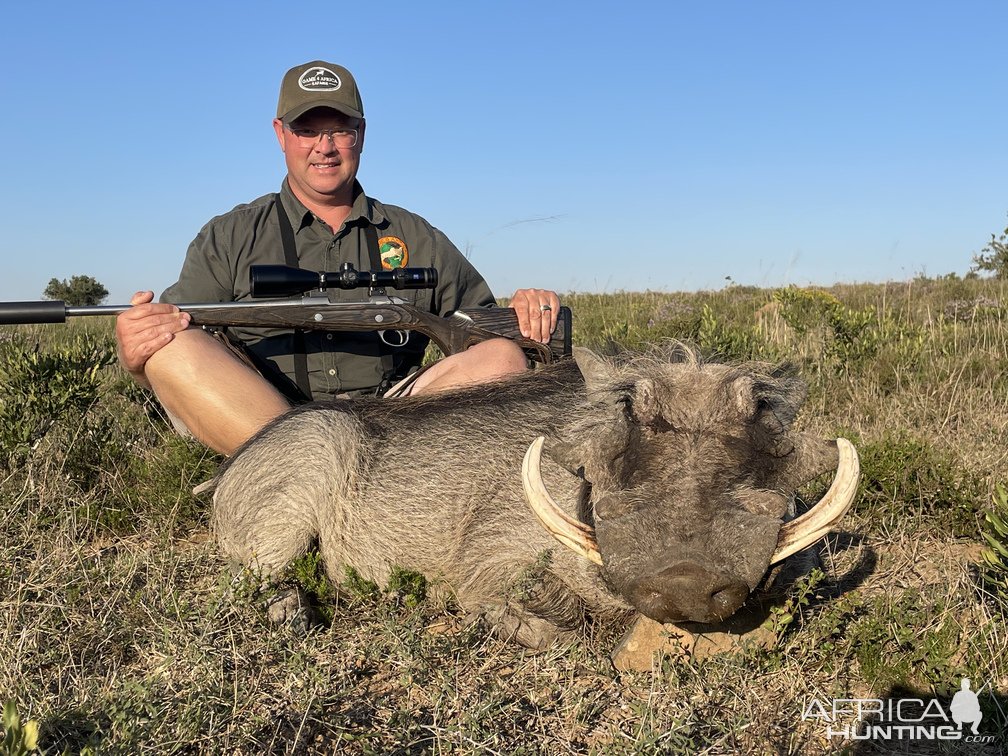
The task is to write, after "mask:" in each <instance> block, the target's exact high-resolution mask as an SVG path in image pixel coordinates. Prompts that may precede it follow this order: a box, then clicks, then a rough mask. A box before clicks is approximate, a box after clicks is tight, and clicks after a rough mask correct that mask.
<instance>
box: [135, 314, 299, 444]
mask: <svg viewBox="0 0 1008 756" xmlns="http://www.w3.org/2000/svg"><path fill="white" fill-rule="evenodd" d="M145 373H146V375H147V379H148V380H149V381H150V384H151V387H152V388H153V389H154V393H155V394H156V395H157V398H158V400H159V401H160V402H161V404H162V405H163V406H164V408H165V410H167V411H168V413H169V414H170V415H172V416H173V418H175V419H177V420H179V421H181V422H182V424H184V425H185V427H186V428H188V429H189V432H190V433H192V434H193V436H194V437H195V438H196V439H197V440H199V441H200V442H201V443H203V444H206V445H207V446H209V447H210V448H211V449H213V450H215V451H217V452H220V453H221V454H231V453H233V452H234V450H235V449H237V448H238V447H239V446H241V444H242V443H244V442H245V441H246V440H247V439H248V438H250V437H251V436H252V435H253V434H254V433H255V432H256V431H258V430H259V429H260V428H262V426H263V425H265V424H266V423H267V422H269V421H270V420H272V419H273V418H275V417H277V416H278V415H280V414H282V413H283V412H286V411H287V410H288V409H290V404H289V403H288V401H287V399H285V398H284V396H283V395H282V394H281V393H280V392H279V391H277V390H276V389H275V388H273V386H272V385H271V384H270V383H269V382H268V381H267V380H266V379H265V378H263V377H262V376H261V375H259V374H258V373H257V372H256V371H254V370H252V369H251V368H250V367H248V366H247V365H245V364H243V363H242V362H241V361H240V360H238V359H237V358H236V357H235V356H234V355H233V354H231V352H229V351H228V349H227V348H226V347H225V346H224V345H223V344H221V343H220V342H218V341H216V340H215V339H214V338H213V337H212V336H210V335H208V334H207V333H206V332H204V331H203V330H202V329H199V328H190V329H189V330H186V331H182V332H181V333H177V334H176V335H175V338H174V339H173V340H172V341H171V342H169V343H168V344H167V345H166V346H164V347H162V348H161V349H159V350H158V351H157V352H155V353H154V354H153V355H152V356H151V358H150V359H149V360H148V361H147V365H146V367H145Z"/></svg>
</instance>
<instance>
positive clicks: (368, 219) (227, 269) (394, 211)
mask: <svg viewBox="0 0 1008 756" xmlns="http://www.w3.org/2000/svg"><path fill="white" fill-rule="evenodd" d="M273 129H274V131H275V132H276V137H277V140H278V141H279V143H280V149H281V150H282V151H283V153H284V160H285V162H286V164H287V177H286V179H285V180H284V183H283V186H282V187H281V190H280V192H279V193H278V194H269V195H266V196H264V197H260V198H259V199H257V200H253V201H252V202H250V203H249V204H246V205H239V206H238V207H236V208H234V209H233V210H232V211H231V212H229V213H226V214H225V215H222V216H219V217H217V218H214V219H212V220H211V221H210V222H209V223H207V225H206V226H204V227H203V229H202V230H201V231H200V233H199V235H198V236H197V237H196V239H195V240H194V241H193V242H192V244H191V245H190V247H189V250H188V252H187V254H186V259H185V262H184V264H183V266H182V271H181V273H180V275H179V280H178V282H177V283H175V284H174V285H172V286H171V287H169V288H168V289H167V290H166V291H165V292H164V293H163V294H162V296H161V300H162V301H161V302H159V303H155V302H153V298H154V294H153V292H150V291H141V292H137V293H136V294H135V295H134V296H133V298H132V300H131V304H132V305H134V306H133V307H132V308H130V309H129V310H128V311H127V312H124V313H123V314H122V315H120V316H119V318H118V320H117V322H116V339H117V341H118V345H119V360H120V362H121V364H122V365H123V367H125V368H126V370H128V371H129V372H130V374H131V375H132V376H133V378H134V379H135V380H136V381H137V382H138V383H140V384H141V385H143V386H147V387H149V388H151V389H153V390H154V392H155V394H156V395H157V397H158V399H159V400H160V401H161V403H162V404H163V405H164V407H165V409H166V410H167V411H168V413H169V415H170V416H171V417H172V419H173V421H174V422H175V423H176V426H178V425H179V424H181V425H182V426H184V428H185V429H186V430H188V431H189V432H190V433H192V434H193V435H194V436H195V437H196V438H198V439H199V440H200V441H202V442H203V443H205V444H206V445H208V446H210V447H211V448H213V449H215V450H216V451H219V452H221V453H223V454H230V453H231V452H233V451H234V450H235V449H236V448H237V447H238V446H240V445H241V444H242V443H243V442H244V441H245V440H246V439H247V438H249V437H250V436H251V435H252V434H254V433H255V432H256V431H257V430H259V429H260V428H261V427H262V426H263V425H264V424H265V423H267V422H268V421H269V420H271V419H273V418H274V417H276V416H277V415H279V414H281V413H282V412H284V411H286V410H287V409H289V408H290V406H291V404H292V402H298V401H305V400H307V399H309V398H324V397H326V396H334V395H341V394H351V395H352V394H363V393H371V394H375V393H379V394H385V393H386V391H387V389H388V387H389V386H390V385H391V384H392V383H394V382H398V383H399V386H397V388H396V393H395V395H397V396H403V395H407V394H422V393H426V392H433V391H439V390H442V389H445V388H450V387H453V386H460V385H466V384H473V383H479V382H484V381H490V380H493V379H496V378H501V377H504V376H507V375H510V374H513V373H517V372H520V371H522V370H524V369H525V368H526V360H525V355H524V353H523V352H522V350H521V349H520V348H518V346H517V345H516V344H515V343H514V342H513V341H510V340H508V339H494V340H491V341H486V342H483V343H480V344H477V345H475V346H473V347H472V348H470V349H468V350H467V351H465V352H464V353H461V354H457V355H452V356H450V357H447V358H445V359H443V360H441V361H440V362H438V363H437V364H435V365H434V366H432V367H430V368H429V369H427V370H425V371H418V370H417V368H418V367H419V365H420V361H421V359H422V357H423V349H424V346H425V345H426V339H425V338H423V337H421V336H420V335H419V334H415V333H414V334H411V335H410V338H409V340H408V341H407V343H406V345H405V346H403V347H400V348H393V347H390V346H388V345H386V344H384V343H383V342H382V341H381V340H380V339H379V336H378V334H377V333H372V332H368V333H363V334H348V333H324V332H307V333H304V334H298V333H295V332H287V331H278V330H276V329H273V330H269V329H232V331H231V332H229V334H228V335H227V337H226V338H220V337H219V336H216V335H214V334H211V333H209V332H207V331H204V330H202V329H199V328H189V316H188V315H187V314H186V313H184V312H180V311H179V309H178V307H176V306H175V304H172V303H178V302H219V301H237V300H243V299H247V298H249V296H250V294H249V285H248V280H249V275H248V274H249V267H250V266H251V265H257V264H283V263H286V264H293V265H297V266H299V267H301V268H305V269H310V270H326V271H332V270H337V269H338V268H339V266H340V264H341V263H343V262H350V263H352V264H353V265H354V267H355V268H357V269H358V270H366V269H373V268H375V267H376V266H382V267H386V268H391V267H402V266H407V265H408V266H419V267H436V268H437V269H438V273H439V284H438V287H437V288H436V289H434V290H433V291H431V290H415V291H414V292H411V295H412V296H413V298H414V304H415V305H416V306H418V307H423V308H425V309H427V310H429V311H431V312H434V313H437V314H440V315H446V314H448V313H450V312H452V311H454V310H457V309H462V308H466V307H477V306H490V305H492V304H493V301H494V300H493V295H492V294H491V293H490V289H489V288H488V287H487V285H486V283H485V282H484V280H483V279H482V277H481V276H480V275H479V273H477V272H476V270H475V268H473V267H472V265H470V264H469V262H468V261H467V260H466V259H465V258H464V257H463V256H462V255H461V253H460V252H459V251H458V249H456V248H455V246H454V245H452V243H451V242H450V241H448V239H447V237H446V236H445V235H444V234H442V233H441V232H440V231H438V230H437V229H435V228H433V227H432V226H431V225H430V224H428V223H427V222H426V221H425V220H424V219H423V218H420V217H419V216H417V215H414V214H412V213H409V212H407V211H406V210H403V209H402V208H398V207H394V206H391V205H384V204H383V203H381V202H379V201H377V200H375V199H372V198H370V197H367V196H366V195H365V194H364V191H363V189H362V188H361V186H360V184H359V183H358V182H357V179H356V176H357V169H358V166H359V165H360V156H361V152H362V150H363V147H364V132H365V121H364V108H363V105H362V103H361V98H360V93H359V92H358V90H357V85H356V82H355V81H354V78H353V76H352V75H351V74H350V72H349V71H347V70H346V69H345V68H343V67H342V66H338V65H334V64H332V63H326V62H324V61H313V62H311V63H306V64H304V65H301V66H296V67H295V68H292V69H291V70H290V71H288V72H287V74H286V75H285V76H284V79H283V82H282V84H281V87H280V100H279V104H278V107H277V117H276V119H274V121H273ZM330 296H331V297H334V298H335V299H336V300H337V301H353V300H360V299H362V298H364V297H366V291H363V292H362V291H346V292H345V291H342V290H340V291H336V292H332V293H331V295H330ZM402 296H404V297H406V296H409V295H406V294H402ZM511 307H512V308H514V310H515V312H516V314H517V317H518V323H519V327H520V329H521V332H522V334H523V335H524V336H527V337H529V338H533V339H536V340H539V341H542V342H544V343H545V342H546V341H548V340H549V335H550V333H551V332H552V331H553V329H554V328H555V327H556V314H557V311H558V309H559V300H558V298H557V295H556V294H555V293H554V292H552V291H545V290H542V289H519V290H518V291H516V292H515V294H514V296H513V297H512V298H511Z"/></svg>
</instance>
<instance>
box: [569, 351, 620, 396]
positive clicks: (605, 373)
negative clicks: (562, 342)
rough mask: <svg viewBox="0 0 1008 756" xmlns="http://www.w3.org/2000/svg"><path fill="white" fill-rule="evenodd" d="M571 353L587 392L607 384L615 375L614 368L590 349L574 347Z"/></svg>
mask: <svg viewBox="0 0 1008 756" xmlns="http://www.w3.org/2000/svg"><path fill="white" fill-rule="evenodd" d="M573 354H574V362H576V363H577V366H578V370H580V371H581V375H582V376H584V381H585V386H587V387H588V393H591V392H592V391H598V390H599V389H601V388H603V387H604V386H607V385H608V384H609V383H610V382H611V381H612V379H613V378H614V377H615V376H616V369H615V368H614V367H613V366H612V365H610V364H609V363H608V362H606V361H605V360H604V359H602V358H601V357H599V356H598V355H597V354H595V352H593V351H591V350H590V349H585V348H584V347H574V349H573Z"/></svg>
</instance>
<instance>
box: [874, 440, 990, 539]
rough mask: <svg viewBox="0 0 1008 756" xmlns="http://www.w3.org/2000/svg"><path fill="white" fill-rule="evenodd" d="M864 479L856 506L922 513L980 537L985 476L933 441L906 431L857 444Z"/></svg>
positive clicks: (894, 513)
mask: <svg viewBox="0 0 1008 756" xmlns="http://www.w3.org/2000/svg"><path fill="white" fill-rule="evenodd" d="M858 453H859V455H860V457H861V484H860V489H859V491H858V498H857V499H856V502H857V504H856V506H857V507H858V508H859V509H860V510H862V511H866V512H868V513H869V514H870V515H872V518H871V519H874V518H875V517H878V516H880V515H883V514H888V515H889V516H891V517H897V518H905V517H910V516H915V515H918V514H919V515H922V516H924V517H926V518H927V519H928V520H929V524H930V525H931V526H932V527H934V528H935V529H937V530H940V531H944V532H946V533H949V534H950V535H954V536H960V537H975V536H976V535H977V533H978V527H979V510H980V504H979V502H980V500H981V498H982V491H983V481H982V480H980V479H979V478H978V477H977V476H976V475H974V474H972V473H970V472H969V471H967V470H965V469H963V468H962V467H961V466H959V465H957V464H956V463H955V462H953V461H952V460H951V459H950V458H949V457H948V456H947V455H946V453H943V452H941V451H939V450H938V449H937V448H936V447H935V446H933V445H932V444H931V443H929V442H927V441H924V440H921V439H918V438H914V437H913V436H911V435H909V434H908V433H906V432H899V433H895V434H885V435H884V436H883V437H882V438H881V439H879V440H877V441H869V442H865V443H863V444H859V445H858Z"/></svg>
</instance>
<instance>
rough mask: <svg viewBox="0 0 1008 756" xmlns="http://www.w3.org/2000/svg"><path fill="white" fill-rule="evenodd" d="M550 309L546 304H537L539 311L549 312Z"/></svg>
mask: <svg viewBox="0 0 1008 756" xmlns="http://www.w3.org/2000/svg"><path fill="white" fill-rule="evenodd" d="M552 309H553V308H552V307H550V306H549V305H548V304H543V305H539V312H549V311H550V310H552Z"/></svg>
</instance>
